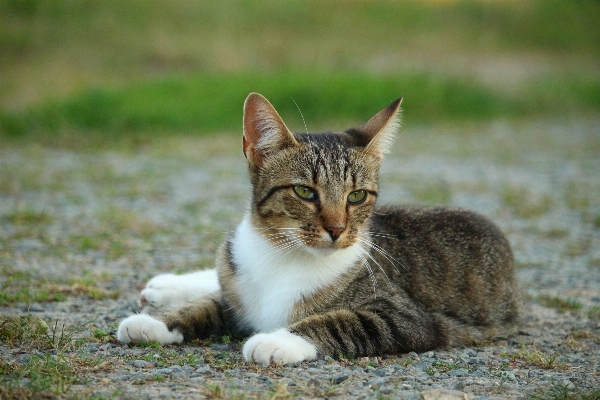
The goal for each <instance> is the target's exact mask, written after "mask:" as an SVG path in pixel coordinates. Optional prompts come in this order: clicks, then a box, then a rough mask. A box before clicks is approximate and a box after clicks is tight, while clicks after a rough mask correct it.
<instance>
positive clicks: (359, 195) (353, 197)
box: [348, 190, 367, 204]
mask: <svg viewBox="0 0 600 400" xmlns="http://www.w3.org/2000/svg"><path fill="white" fill-rule="evenodd" d="M366 198H367V192H366V191H365V190H355V191H354V192H352V193H350V194H349V195H348V202H349V203H352V204H359V203H362V202H363V201H365V199H366Z"/></svg>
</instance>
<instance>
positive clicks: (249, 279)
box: [232, 217, 362, 332]
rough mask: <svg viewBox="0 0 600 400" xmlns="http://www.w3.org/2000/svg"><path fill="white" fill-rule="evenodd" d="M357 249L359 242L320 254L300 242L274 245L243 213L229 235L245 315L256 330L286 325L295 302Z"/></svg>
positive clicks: (330, 278) (343, 267)
mask: <svg viewBox="0 0 600 400" xmlns="http://www.w3.org/2000/svg"><path fill="white" fill-rule="evenodd" d="M361 252H362V249H361V248H360V246H359V245H358V244H355V245H353V246H351V247H349V248H347V249H344V250H338V251H336V252H334V253H332V254H329V255H323V256H315V255H313V254H311V253H309V252H308V251H306V249H305V248H303V247H293V246H290V247H282V248H277V247H276V246H274V245H273V244H272V243H271V242H269V241H267V240H266V239H265V238H264V237H263V236H262V235H261V234H260V233H258V231H257V230H255V229H254V228H253V227H252V226H251V224H250V221H249V218H248V217H246V218H245V219H244V220H243V221H242V223H241V224H240V225H239V226H238V227H237V229H236V232H235V235H234V238H233V240H232V255H233V259H234V262H235V264H236V266H237V268H238V271H237V276H238V283H239V286H238V287H239V288H240V293H239V294H240V298H241V301H242V304H243V309H244V315H243V319H244V320H245V322H246V323H248V324H249V326H250V327H252V329H254V330H255V331H257V332H270V331H273V330H275V329H278V328H282V327H285V326H287V325H288V324H289V320H290V316H291V314H292V311H293V309H294V304H295V303H296V302H298V301H301V299H302V297H303V296H307V297H308V296H310V295H312V294H314V293H315V292H316V291H317V290H319V289H320V288H322V287H324V286H327V285H330V284H331V283H333V282H335V280H336V279H337V278H339V276H340V275H341V274H343V273H344V272H345V271H347V270H348V269H349V268H350V267H352V266H353V265H354V263H355V262H356V260H357V259H358V258H359V257H360V254H361Z"/></svg>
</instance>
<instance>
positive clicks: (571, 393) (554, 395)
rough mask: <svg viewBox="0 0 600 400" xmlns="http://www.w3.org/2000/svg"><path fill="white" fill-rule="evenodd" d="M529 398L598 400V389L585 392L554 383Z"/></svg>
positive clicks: (599, 390)
mask: <svg viewBox="0 0 600 400" xmlns="http://www.w3.org/2000/svg"><path fill="white" fill-rule="evenodd" d="M529 398H531V399H536V400H538V399H539V400H542V399H544V400H598V399H600V389H591V390H585V389H580V388H577V387H573V386H570V385H565V384H560V383H555V384H553V385H552V387H550V388H548V389H544V388H540V390H538V393H536V394H534V395H532V396H530V397H529Z"/></svg>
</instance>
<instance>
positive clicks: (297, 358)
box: [242, 329, 317, 365]
mask: <svg viewBox="0 0 600 400" xmlns="http://www.w3.org/2000/svg"><path fill="white" fill-rule="evenodd" d="M242 352H243V354H244V358H245V359H246V360H247V361H254V362H256V363H258V364H262V365H269V364H271V363H275V364H277V365H284V364H294V363H297V362H301V361H310V360H314V359H316V358H317V348H316V346H315V345H314V344H312V343H310V342H309V341H308V340H306V339H304V338H303V337H302V336H298V335H295V334H293V333H291V332H290V331H288V330H287V329H279V330H277V331H275V332H271V333H259V334H256V335H254V336H252V337H251V338H250V339H248V341H247V342H246V344H245V345H244V349H243V351H242Z"/></svg>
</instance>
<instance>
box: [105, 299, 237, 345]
mask: <svg viewBox="0 0 600 400" xmlns="http://www.w3.org/2000/svg"><path fill="white" fill-rule="evenodd" d="M223 314H224V310H223V305H222V296H221V292H220V291H218V292H215V293H212V294H210V295H208V296H205V297H203V298H200V299H196V300H194V301H191V302H188V303H186V304H185V305H183V306H181V307H179V308H176V309H174V310H170V311H166V312H163V313H161V314H157V315H155V316H151V315H147V314H137V315H132V316H130V317H128V318H126V319H124V320H123V321H122V322H121V324H120V325H119V329H118V331H117V339H119V341H121V342H123V343H131V342H139V341H154V342H159V343H161V344H172V343H181V342H183V341H184V340H192V339H195V338H205V337H208V336H210V335H211V334H218V333H221V332H222V331H223V329H224V328H225V323H224V317H223Z"/></svg>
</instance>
